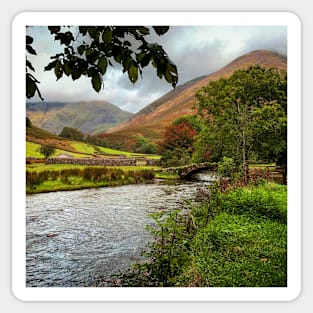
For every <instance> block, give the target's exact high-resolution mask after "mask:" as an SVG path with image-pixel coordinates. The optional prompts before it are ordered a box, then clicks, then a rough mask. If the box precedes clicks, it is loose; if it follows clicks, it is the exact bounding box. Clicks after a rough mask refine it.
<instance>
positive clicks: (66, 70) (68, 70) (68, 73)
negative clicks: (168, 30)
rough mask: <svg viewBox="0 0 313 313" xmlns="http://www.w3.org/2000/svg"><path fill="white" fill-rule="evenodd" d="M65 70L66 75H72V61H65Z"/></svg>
mask: <svg viewBox="0 0 313 313" xmlns="http://www.w3.org/2000/svg"><path fill="white" fill-rule="evenodd" d="M63 70H64V73H65V75H66V76H70V75H71V72H72V70H71V66H70V62H69V61H66V60H65V61H64V65H63Z"/></svg>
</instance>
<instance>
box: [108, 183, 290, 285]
mask: <svg viewBox="0 0 313 313" xmlns="http://www.w3.org/2000/svg"><path fill="white" fill-rule="evenodd" d="M152 217H153V219H154V224H153V225H154V226H150V227H148V229H150V231H151V234H153V236H154V237H155V240H154V241H152V242H150V244H149V246H148V249H147V250H146V251H145V254H144V255H145V256H146V257H147V261H146V262H145V263H140V264H136V265H135V266H134V267H133V269H132V270H130V271H129V272H126V273H123V274H122V275H117V277H118V278H119V279H120V281H121V282H122V286H141V287H147V286H153V287H160V286H168V287H286V286H287V187H286V186H283V185H278V184H273V183H268V184H264V185H261V186H249V187H240V188H234V189H230V190H228V191H226V192H221V191H220V189H219V188H218V185H216V186H212V187H211V188H210V191H209V193H208V195H207V198H206V199H204V200H202V201H201V202H200V203H199V204H197V205H191V204H190V205H185V206H184V207H183V210H182V208H181V209H177V210H174V211H166V212H164V211H163V212H159V213H155V214H153V216H152ZM120 284H121V283H120ZM113 285H114V282H113Z"/></svg>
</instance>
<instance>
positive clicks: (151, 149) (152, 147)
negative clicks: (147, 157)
mask: <svg viewBox="0 0 313 313" xmlns="http://www.w3.org/2000/svg"><path fill="white" fill-rule="evenodd" d="M132 150H133V151H134V152H136V153H146V154H155V153H157V152H158V146H157V144H156V143H154V142H151V141H149V140H148V139H147V138H146V137H143V136H136V142H135V144H134V145H133V149H132Z"/></svg>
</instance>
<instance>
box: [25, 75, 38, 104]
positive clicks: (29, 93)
mask: <svg viewBox="0 0 313 313" xmlns="http://www.w3.org/2000/svg"><path fill="white" fill-rule="evenodd" d="M36 89H37V86H36V83H35V82H34V80H33V79H32V78H31V77H30V76H29V75H27V74H26V97H27V98H28V99H29V98H32V97H33V96H34V95H35V92H36Z"/></svg>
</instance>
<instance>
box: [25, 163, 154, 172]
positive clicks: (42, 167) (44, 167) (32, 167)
mask: <svg viewBox="0 0 313 313" xmlns="http://www.w3.org/2000/svg"><path fill="white" fill-rule="evenodd" d="M87 167H90V165H76V164H44V163H33V164H27V165H26V170H27V171H30V172H43V171H61V170H67V169H84V168H87ZM93 167H94V168H102V167H103V166H93ZM105 167H106V168H111V169H121V170H123V171H140V170H144V169H147V170H155V171H157V170H159V169H160V167H158V166H105Z"/></svg>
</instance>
